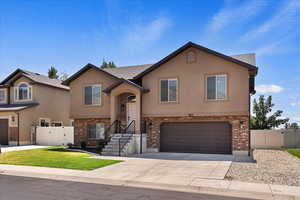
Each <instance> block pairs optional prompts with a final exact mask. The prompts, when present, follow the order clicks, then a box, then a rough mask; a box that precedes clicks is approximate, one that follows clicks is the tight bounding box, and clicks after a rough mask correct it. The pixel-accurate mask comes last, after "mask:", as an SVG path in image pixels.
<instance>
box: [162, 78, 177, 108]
mask: <svg viewBox="0 0 300 200" xmlns="http://www.w3.org/2000/svg"><path fill="white" fill-rule="evenodd" d="M174 80H175V81H176V100H175V101H170V92H169V81H174ZM161 81H168V101H162V100H161ZM159 101H160V103H177V102H178V79H177V78H163V79H160V81H159Z"/></svg>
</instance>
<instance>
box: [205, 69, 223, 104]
mask: <svg viewBox="0 0 300 200" xmlns="http://www.w3.org/2000/svg"><path fill="white" fill-rule="evenodd" d="M206 85H207V88H206V89H207V99H208V100H225V99H226V98H227V75H224V74H223V75H214V76H208V77H207V84H206Z"/></svg>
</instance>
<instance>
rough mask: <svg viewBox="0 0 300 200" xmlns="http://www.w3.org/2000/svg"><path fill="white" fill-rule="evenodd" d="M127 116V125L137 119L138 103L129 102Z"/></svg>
mask: <svg viewBox="0 0 300 200" xmlns="http://www.w3.org/2000/svg"><path fill="white" fill-rule="evenodd" d="M126 107H127V109H126V117H127V126H128V125H129V124H130V123H131V122H132V121H133V120H135V121H136V103H135V102H134V103H127V106H126Z"/></svg>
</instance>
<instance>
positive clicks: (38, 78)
mask: <svg viewBox="0 0 300 200" xmlns="http://www.w3.org/2000/svg"><path fill="white" fill-rule="evenodd" d="M22 71H24V72H25V74H24V76H26V77H28V78H29V79H32V80H33V81H35V82H37V83H41V84H45V85H49V86H53V87H58V88H62V89H67V90H68V89H70V88H69V87H67V86H65V85H62V81H60V80H57V79H51V78H49V77H48V76H45V75H42V74H38V73H34V72H30V71H27V70H22Z"/></svg>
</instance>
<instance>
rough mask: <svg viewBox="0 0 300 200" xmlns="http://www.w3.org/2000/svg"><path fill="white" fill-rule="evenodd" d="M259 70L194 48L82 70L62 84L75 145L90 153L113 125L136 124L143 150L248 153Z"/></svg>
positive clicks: (250, 57)
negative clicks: (67, 96) (142, 137)
mask: <svg viewBox="0 0 300 200" xmlns="http://www.w3.org/2000/svg"><path fill="white" fill-rule="evenodd" d="M257 71H258V68H257V67H256V66H255V55H254V54H244V55H237V56H226V55H224V54H221V53H218V52H215V51H213V50H210V49H207V48H205V47H202V46H200V45H197V44H195V43H192V42H189V43H187V44H185V45H184V46H182V47H180V48H179V49H177V50H176V51H174V52H172V53H171V54H169V55H168V56H166V57H165V58H163V59H162V60H160V61H158V62H157V63H155V64H149V65H138V66H128V67H119V68H113V69H100V68H98V67H96V66H94V65H92V64H88V65H86V66H85V67H83V68H82V69H81V70H80V71H78V72H77V73H75V74H74V75H73V76H71V77H70V78H69V79H68V80H66V81H65V83H64V84H66V85H69V86H70V89H71V118H73V119H74V120H75V124H74V125H75V143H76V145H80V143H81V142H86V143H87V145H88V146H90V147H95V146H97V143H98V142H99V141H101V140H103V139H105V138H106V139H109V137H108V136H107V135H105V134H110V129H111V127H112V125H114V124H116V122H119V123H120V124H121V125H120V126H126V125H129V124H130V123H131V122H132V121H134V122H135V133H141V132H142V133H146V134H145V135H146V137H147V151H152V152H158V151H160V152H195V153H221V154H231V153H233V154H248V151H249V143H250V141H249V115H250V110H249V109H250V95H251V94H253V93H255V90H254V82H255V81H254V79H255V76H256V74H257ZM116 120H118V121H116ZM144 125H145V126H144ZM114 132H118V131H114ZM135 135H140V134H135ZM118 137H122V136H120V135H118ZM109 144H110V143H109ZM117 145H118V144H116V142H115V143H113V141H112V142H111V144H110V145H109V147H107V148H106V149H105V151H106V152H107V151H109V149H111V151H115V150H116V149H114V148H117ZM137 151H138V149H136V150H135V152H137Z"/></svg>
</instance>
